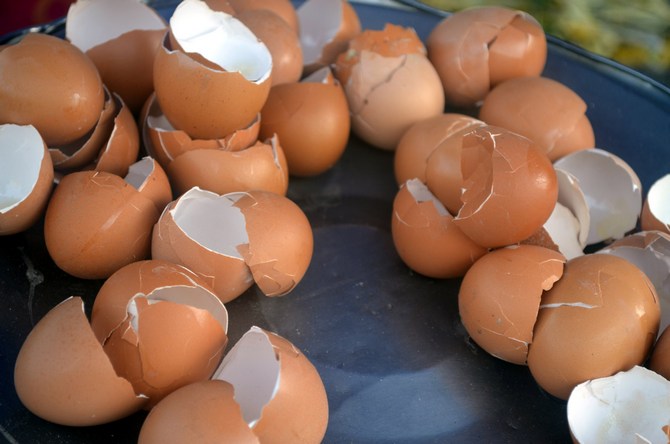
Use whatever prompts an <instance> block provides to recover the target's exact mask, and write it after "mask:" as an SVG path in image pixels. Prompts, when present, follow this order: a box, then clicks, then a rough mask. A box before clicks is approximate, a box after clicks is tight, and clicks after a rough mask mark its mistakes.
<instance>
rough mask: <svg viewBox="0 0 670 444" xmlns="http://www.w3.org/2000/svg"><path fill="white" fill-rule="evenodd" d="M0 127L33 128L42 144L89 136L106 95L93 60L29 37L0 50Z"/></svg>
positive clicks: (45, 38)
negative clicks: (6, 125)
mask: <svg viewBox="0 0 670 444" xmlns="http://www.w3.org/2000/svg"><path fill="white" fill-rule="evenodd" d="M0 78H2V79H3V80H2V82H1V83H0V103H2V104H3V106H2V107H0V123H16V124H19V125H33V126H35V128H37V130H38V131H39V132H40V134H41V135H42V137H43V138H44V141H45V143H46V144H47V146H58V145H65V144H68V143H70V142H72V141H74V140H77V139H78V138H80V137H82V136H84V135H85V134H86V133H87V132H89V131H90V130H91V129H92V128H93V126H95V123H96V122H97V121H98V118H99V117H100V111H101V110H102V106H103V103H104V98H105V97H104V96H105V93H104V91H103V86H102V85H103V84H102V81H101V79H100V75H99V74H98V70H97V69H96V67H95V65H94V64H93V62H92V61H91V60H90V59H89V58H88V57H86V55H84V53H83V52H81V50H79V49H78V48H77V47H76V46H74V45H72V44H70V43H69V42H67V41H65V40H63V39H61V38H58V37H55V36H51V35H47V34H40V33H28V34H26V35H25V37H24V38H22V39H21V40H20V41H19V42H18V43H16V44H14V45H9V46H7V47H6V48H5V49H3V50H2V51H0Z"/></svg>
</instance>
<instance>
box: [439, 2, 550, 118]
mask: <svg viewBox="0 0 670 444" xmlns="http://www.w3.org/2000/svg"><path fill="white" fill-rule="evenodd" d="M426 46H427V48H428V58H429V59H430V60H431V62H432V63H433V64H434V65H435V67H436V69H437V71H438V73H439V75H440V78H441V80H442V85H443V86H444V91H445V94H446V98H447V103H449V104H452V105H455V106H457V107H470V106H473V105H475V104H477V103H478V102H480V101H481V100H483V99H484V97H486V95H487V94H488V92H489V90H490V88H491V87H492V86H494V85H496V84H497V83H500V82H503V81H505V80H507V79H510V78H515V77H518V76H539V75H540V73H541V72H542V70H543V69H544V65H545V62H546V58H547V42H546V37H545V35H544V32H543V30H542V27H541V26H540V24H539V23H538V22H537V21H536V20H535V19H534V18H533V17H532V16H530V15H529V14H527V13H525V12H523V11H515V10H512V9H509V8H505V7H499V6H487V7H474V8H469V9H465V10H462V11H458V12H456V13H454V14H452V15H450V16H449V17H447V18H445V19H443V20H442V21H441V22H440V23H438V24H437V25H436V26H435V27H434V28H433V29H432V30H431V32H430V34H429V36H428V38H427V40H426ZM482 120H485V119H482ZM500 126H504V125H500Z"/></svg>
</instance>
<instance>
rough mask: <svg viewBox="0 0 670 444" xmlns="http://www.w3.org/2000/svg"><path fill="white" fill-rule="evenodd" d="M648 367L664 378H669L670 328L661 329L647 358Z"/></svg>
mask: <svg viewBox="0 0 670 444" xmlns="http://www.w3.org/2000/svg"><path fill="white" fill-rule="evenodd" d="M649 368H650V369H651V370H653V371H655V372H656V373H658V374H659V375H662V376H663V377H664V378H666V379H668V378H670V328H668V327H667V326H666V327H665V328H664V329H663V330H661V334H660V335H659V337H658V340H657V341H656V343H655V344H654V348H653V350H652V351H651V357H650V358H649Z"/></svg>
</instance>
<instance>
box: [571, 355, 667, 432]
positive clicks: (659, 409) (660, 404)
mask: <svg viewBox="0 0 670 444" xmlns="http://www.w3.org/2000/svg"><path fill="white" fill-rule="evenodd" d="M669 410H670V382H669V381H668V380H667V379H665V378H664V377H662V376H660V375H659V374H657V373H655V372H653V371H651V370H648V369H646V368H644V367H641V366H638V365H636V366H634V367H632V368H631V369H626V371H621V372H619V373H617V374H615V375H612V376H608V377H604V378H597V379H593V380H590V381H586V382H583V383H581V384H579V385H578V386H577V387H575V389H574V390H573V391H572V393H571V394H570V397H569V399H568V404H567V415H568V425H569V426H570V432H571V434H572V437H573V439H574V442H575V443H580V444H586V443H594V442H610V443H612V442H638V443H661V442H667V441H668V431H669V429H670V424H669V422H668V411H669Z"/></svg>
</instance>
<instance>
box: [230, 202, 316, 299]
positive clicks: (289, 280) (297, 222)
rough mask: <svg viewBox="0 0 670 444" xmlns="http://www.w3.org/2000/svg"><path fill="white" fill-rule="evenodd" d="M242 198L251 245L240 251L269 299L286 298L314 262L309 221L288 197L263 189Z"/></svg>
mask: <svg viewBox="0 0 670 444" xmlns="http://www.w3.org/2000/svg"><path fill="white" fill-rule="evenodd" d="M238 196H239V197H238V199H237V201H236V203H235V206H236V207H238V208H239V209H240V211H241V212H242V214H243V215H244V219H245V221H246V230H247V233H248V235H249V242H248V243H247V244H241V245H238V247H237V249H238V250H239V251H240V253H241V255H242V257H243V258H244V261H245V262H246V264H247V266H248V267H249V269H250V271H251V274H252V275H253V277H254V281H255V282H256V284H257V285H258V287H259V288H260V289H261V291H262V292H263V293H264V294H265V295H266V296H282V295H285V294H287V293H289V292H290V291H291V290H293V288H294V287H295V286H296V285H298V283H299V282H300V280H301V279H302V278H303V276H304V275H305V272H307V268H308V267H309V264H310V262H311V260H312V253H313V250H314V238H313V235H312V227H311V225H310V223H309V220H308V219H307V216H305V213H303V211H302V210H301V209H300V207H299V206H298V205H297V204H295V203H294V202H293V201H292V200H290V199H289V198H287V197H284V196H281V195H278V194H275V193H271V192H267V191H259V190H253V191H249V192H247V193H238Z"/></svg>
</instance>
